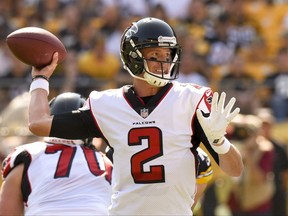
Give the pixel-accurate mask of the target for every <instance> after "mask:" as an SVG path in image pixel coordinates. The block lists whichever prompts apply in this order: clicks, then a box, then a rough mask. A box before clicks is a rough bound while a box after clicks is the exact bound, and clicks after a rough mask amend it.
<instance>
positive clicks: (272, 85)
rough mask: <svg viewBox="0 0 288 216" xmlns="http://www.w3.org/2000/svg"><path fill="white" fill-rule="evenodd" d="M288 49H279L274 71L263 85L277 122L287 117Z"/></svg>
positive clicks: (268, 103)
mask: <svg viewBox="0 0 288 216" xmlns="http://www.w3.org/2000/svg"><path fill="white" fill-rule="evenodd" d="M287 83H288V49H287V48H283V49H280V50H279V52H278V54H277V56H276V61H275V71H274V72H273V73H272V74H271V75H270V76H268V77H267V78H266V79H265V80H264V82H263V84H264V90H265V91H266V92H267V96H266V98H267V99H266V100H267V105H268V107H270V108H272V110H273V115H274V116H275V118H276V121H277V122H283V121H285V120H287V117H288V85H287Z"/></svg>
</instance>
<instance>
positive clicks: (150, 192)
mask: <svg viewBox="0 0 288 216" xmlns="http://www.w3.org/2000/svg"><path fill="white" fill-rule="evenodd" d="M212 94H213V93H212V91H211V90H210V89H208V88H204V87H199V86H195V85H192V84H180V83H178V82H173V83H170V84H168V85H166V86H165V87H163V88H162V89H161V91H160V92H159V93H158V94H157V95H156V96H154V97H153V98H152V99H150V101H149V102H148V103H147V104H146V105H145V104H144V103H143V101H141V99H140V98H138V97H137V96H136V95H135V94H134V92H133V88H131V87H129V86H124V87H122V88H120V89H113V90H106V91H103V92H97V91H93V92H92V93H91V94H90V96H89V99H88V103H86V106H84V107H83V110H85V109H91V111H92V114H93V116H94V118H95V122H96V124H97V126H98V127H99V130H100V131H101V132H102V134H103V136H104V137H105V138H106V140H107V141H108V143H109V145H110V146H111V147H113V149H114V154H113V165H114V168H113V174H112V186H113V195H112V204H111V206H110V208H109V213H110V214H111V215H192V211H191V206H192V205H193V202H194V201H193V198H194V195H195V192H196V188H195V184H196V166H195V156H196V154H197V153H195V152H196V148H197V147H198V146H199V142H200V141H199V142H198V141H197V142H195V143H197V146H193V145H194V144H193V136H194V130H195V128H193V121H194V119H195V115H196V112H195V111H196V109H197V108H198V107H199V108H201V109H202V110H203V111H204V112H206V113H208V112H209V111H210V106H211V105H210V103H211V99H212ZM193 148H194V150H193ZM131 185H132V186H131Z"/></svg>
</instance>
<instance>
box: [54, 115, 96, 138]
mask: <svg viewBox="0 0 288 216" xmlns="http://www.w3.org/2000/svg"><path fill="white" fill-rule="evenodd" d="M49 136H50V137H58V138H64V139H85V138H93V137H102V133H101V131H100V130H99V128H98V127H97V125H96V124H95V122H94V118H93V116H92V114H91V112H90V110H85V111H80V110H78V111H73V112H70V113H65V114H60V115H54V117H53V121H52V126H51V131H50V135H49Z"/></svg>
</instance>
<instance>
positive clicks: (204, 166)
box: [196, 148, 213, 184]
mask: <svg viewBox="0 0 288 216" xmlns="http://www.w3.org/2000/svg"><path fill="white" fill-rule="evenodd" d="M197 152H198V164H199V165H198V171H197V178H196V182H197V184H207V183H208V182H209V181H210V180H211V179H212V177H213V170H212V166H211V161H210V158H209V156H208V155H207V154H206V153H205V152H204V151H203V150H202V149H201V148H198V149H197Z"/></svg>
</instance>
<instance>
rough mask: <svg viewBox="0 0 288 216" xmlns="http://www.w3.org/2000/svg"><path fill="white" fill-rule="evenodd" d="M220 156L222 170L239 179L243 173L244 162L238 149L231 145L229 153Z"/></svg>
mask: <svg viewBox="0 0 288 216" xmlns="http://www.w3.org/2000/svg"><path fill="white" fill-rule="evenodd" d="M218 155H219V166H220V168H221V169H222V170H223V171H224V172H225V173H226V174H227V175H230V176H235V177H238V176H240V175H241V173H242V171H243V167H244V165H243V161H242V157H241V154H240V152H239V151H238V149H237V148H236V147H235V146H234V145H231V146H230V149H229V151H228V152H227V153H226V154H218Z"/></svg>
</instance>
